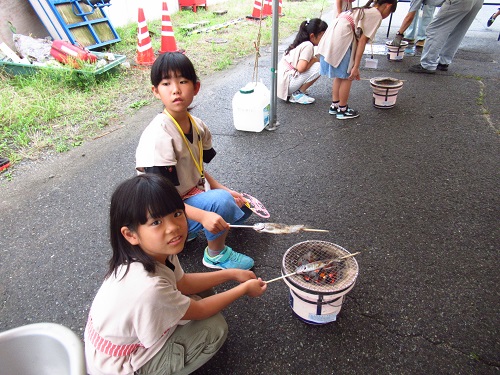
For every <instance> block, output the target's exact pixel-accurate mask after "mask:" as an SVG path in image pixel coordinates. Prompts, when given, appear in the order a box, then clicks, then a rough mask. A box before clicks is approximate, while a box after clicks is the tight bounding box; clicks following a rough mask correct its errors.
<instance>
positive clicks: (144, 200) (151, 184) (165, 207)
mask: <svg viewBox="0 0 500 375" xmlns="http://www.w3.org/2000/svg"><path fill="white" fill-rule="evenodd" d="M155 177H157V176H154V177H153V176H146V178H143V179H141V180H140V181H141V183H139V185H138V186H137V187H138V189H137V191H136V194H135V197H134V198H135V200H136V202H135V203H132V204H131V205H130V207H135V208H136V209H135V210H134V212H133V213H131V214H132V216H133V218H132V222H135V223H139V224H145V223H146V222H147V221H148V215H149V216H150V217H152V218H155V219H156V218H160V217H163V216H166V215H169V214H171V213H172V212H175V211H177V210H184V202H183V201H182V198H181V197H180V195H179V193H178V192H177V190H176V189H175V187H174V186H173V185H171V184H169V183H168V182H167V181H166V180H164V179H163V178H155Z"/></svg>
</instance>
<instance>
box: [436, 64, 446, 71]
mask: <svg viewBox="0 0 500 375" xmlns="http://www.w3.org/2000/svg"><path fill="white" fill-rule="evenodd" d="M436 69H437V70H442V71H443V72H446V71H448V64H438V65H437V67H436Z"/></svg>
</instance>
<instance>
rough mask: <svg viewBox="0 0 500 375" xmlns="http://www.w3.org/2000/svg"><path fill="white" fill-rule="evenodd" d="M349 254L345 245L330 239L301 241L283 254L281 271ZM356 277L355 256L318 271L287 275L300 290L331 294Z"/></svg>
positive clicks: (288, 270) (291, 271) (349, 284)
mask: <svg viewBox="0 0 500 375" xmlns="http://www.w3.org/2000/svg"><path fill="white" fill-rule="evenodd" d="M349 254H350V253H349V252H348V251H347V250H346V249H344V248H343V247H341V246H339V245H335V244H333V243H330V242H325V241H313V240H311V241H304V242H300V243H298V244H295V245H293V246H292V247H290V248H289V249H288V250H287V251H286V253H285V255H284V256H283V264H282V272H283V274H289V273H293V272H295V271H296V269H297V267H298V266H300V265H301V264H304V263H308V262H315V261H319V260H326V259H332V258H339V257H342V256H345V255H349ZM319 274H320V275H321V277H319V276H320V275H319ZM357 276H358V263H357V262H356V260H355V259H354V257H352V258H346V259H343V260H342V261H340V262H336V263H333V264H332V267H328V268H327V269H326V268H325V269H321V270H318V271H317V272H316V273H315V274H298V275H293V276H291V277H289V278H288V281H289V282H290V283H291V284H292V285H294V286H296V287H299V288H301V289H305V290H309V291H314V292H319V293H332V292H337V291H342V290H344V289H346V288H348V287H349V286H351V285H352V284H353V283H354V282H355V281H356V277H357Z"/></svg>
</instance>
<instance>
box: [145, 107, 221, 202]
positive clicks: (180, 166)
mask: <svg viewBox="0 0 500 375" xmlns="http://www.w3.org/2000/svg"><path fill="white" fill-rule="evenodd" d="M192 117H193V119H194V121H195V124H192V126H193V127H194V126H196V127H197V129H198V131H199V133H200V137H201V141H202V148H203V150H209V149H211V148H212V134H211V133H210V130H209V129H208V127H207V126H206V125H205V123H204V122H203V121H201V120H200V119H199V118H197V117H194V116H192ZM188 142H189V141H188ZM189 148H190V149H191V151H192V153H193V157H194V158H195V160H196V162H197V163H199V160H200V150H199V148H198V140H197V133H196V131H195V130H194V129H193V142H192V143H191V142H189ZM193 157H191V153H190V152H189V149H188V147H187V146H186V143H185V142H184V135H182V134H181V133H180V132H179V130H178V129H177V127H176V126H175V124H174V123H173V121H172V119H171V118H170V116H167V115H166V114H164V113H163V112H162V113H159V114H158V115H157V116H156V117H155V118H154V119H153V121H151V123H150V124H149V125H148V126H147V127H146V129H144V131H143V132H142V135H141V138H140V140H139V145H138V146H137V149H136V152H135V166H136V169H137V171H139V172H144V171H143V168H147V167H164V166H175V167H176V171H177V177H178V179H179V184H180V185H179V186H176V188H177V191H178V192H179V194H180V195H181V197H184V196H185V195H186V193H187V192H189V191H190V190H191V189H193V188H194V187H197V188H199V189H200V190H204V189H205V187H204V185H203V184H200V177H201V176H200V172H199V171H198V169H197V168H196V164H195V163H194V161H193Z"/></svg>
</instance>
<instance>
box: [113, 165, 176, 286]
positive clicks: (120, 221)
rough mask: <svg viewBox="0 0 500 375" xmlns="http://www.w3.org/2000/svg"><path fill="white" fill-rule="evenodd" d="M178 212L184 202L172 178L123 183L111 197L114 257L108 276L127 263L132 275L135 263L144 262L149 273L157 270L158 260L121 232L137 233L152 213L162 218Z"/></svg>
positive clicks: (151, 176) (146, 177) (141, 178)
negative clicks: (125, 228) (132, 267)
mask: <svg viewBox="0 0 500 375" xmlns="http://www.w3.org/2000/svg"><path fill="white" fill-rule="evenodd" d="M177 210H184V202H183V200H182V198H181V196H180V195H179V193H178V192H177V189H176V188H175V186H174V185H172V183H171V182H170V181H168V179H166V178H164V177H162V176H161V175H157V174H152V173H151V174H143V175H139V176H136V177H133V178H131V179H129V180H126V181H124V182H122V183H121V184H120V185H119V186H118V187H117V188H116V190H115V192H114V193H113V195H112V197H111V207H110V210H109V231H110V242H111V248H112V249H113V255H112V257H111V259H110V260H109V269H108V272H107V274H106V277H109V276H111V274H112V273H113V272H114V273H115V275H116V272H117V270H118V267H119V266H121V265H124V264H126V265H127V270H126V272H125V274H126V273H127V272H128V269H129V267H130V264H131V263H132V262H140V263H142V265H143V266H144V269H145V270H146V271H147V272H154V271H155V260H154V259H153V258H152V257H151V256H149V255H148V254H146V253H145V252H144V251H143V250H142V249H141V248H140V247H139V246H138V245H132V244H131V243H130V242H128V241H127V240H126V239H125V237H124V236H123V235H122V233H121V228H122V227H127V228H128V229H129V230H130V231H132V232H135V231H136V230H137V228H138V226H139V224H145V223H146V222H147V220H148V214H149V216H151V217H152V218H160V217H163V216H166V215H168V214H171V213H172V212H175V211H177Z"/></svg>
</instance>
